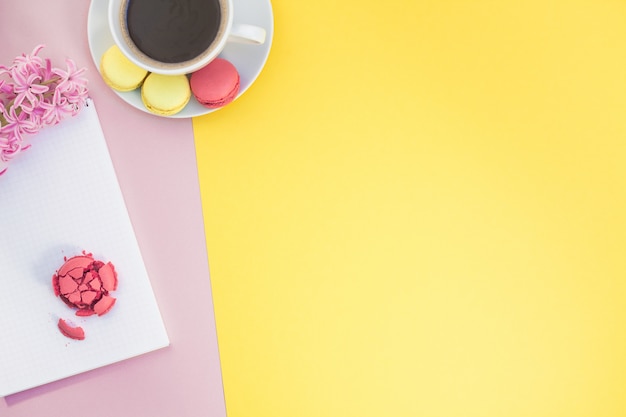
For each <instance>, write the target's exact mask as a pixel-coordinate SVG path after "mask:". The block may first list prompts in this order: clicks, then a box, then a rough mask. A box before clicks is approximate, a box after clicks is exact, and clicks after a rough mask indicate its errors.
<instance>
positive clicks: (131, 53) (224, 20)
mask: <svg viewBox="0 0 626 417" xmlns="http://www.w3.org/2000/svg"><path fill="white" fill-rule="evenodd" d="M129 1H133V0H109V10H108V20H109V28H110V30H111V35H112V36H113V40H114V41H115V43H116V45H117V46H118V47H119V48H120V50H121V51H122V53H123V54H124V55H125V56H126V57H127V58H128V59H129V60H130V61H132V62H133V63H135V64H136V65H138V66H139V67H141V68H144V69H146V70H148V71H150V72H155V73H158V74H165V75H177V74H189V73H192V72H194V71H197V70H198V69H200V68H202V67H204V66H205V65H207V64H208V63H209V62H211V61H212V60H214V59H215V58H217V56H218V55H219V54H220V52H222V50H223V49H224V47H225V46H226V44H227V43H228V42H238V43H249V44H257V45H261V44H263V43H264V42H265V35H266V33H265V29H263V28H261V27H258V26H253V25H247V24H234V23H233V10H234V9H233V0H218V1H219V7H220V20H219V28H218V29H217V35H216V36H215V37H214V38H213V39H212V40H211V41H210V45H209V46H208V47H207V48H206V49H204V50H202V52H201V53H199V54H198V55H196V56H195V57H192V58H190V59H186V60H184V61H180V62H163V61H161V60H158V59H155V58H153V57H151V56H149V55H147V54H146V53H144V52H143V51H142V50H141V49H139V47H138V46H137V45H136V44H135V42H134V41H133V39H132V38H131V36H130V33H129V30H128V27H127V25H126V22H127V20H126V11H127V8H128V4H129ZM176 1H177V0H171V2H172V4H173V5H174V6H176V5H177V4H176ZM163 33H166V32H163Z"/></svg>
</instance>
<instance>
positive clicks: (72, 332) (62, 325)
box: [57, 319, 85, 340]
mask: <svg viewBox="0 0 626 417" xmlns="http://www.w3.org/2000/svg"><path fill="white" fill-rule="evenodd" d="M57 326H58V327H59V330H60V331H61V333H62V334H63V336H65V337H69V338H70V339H74V340H84V339H85V331H84V330H83V328H82V327H80V326H71V325H70V324H69V323H68V322H66V321H65V320H63V319H59V322H58V324H57Z"/></svg>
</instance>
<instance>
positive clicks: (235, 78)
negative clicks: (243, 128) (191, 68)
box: [189, 58, 239, 109]
mask: <svg viewBox="0 0 626 417" xmlns="http://www.w3.org/2000/svg"><path fill="white" fill-rule="evenodd" d="M189 85H190V87H191V92H192V93H193V95H194V97H195V98H196V100H198V102H199V103H200V104H202V105H203V106H205V107H208V108H210V109H216V108H219V107H222V106H225V105H226V104H228V103H230V102H231V101H233V100H234V99H235V98H236V97H237V94H238V93H239V72H238V71H237V68H235V66H234V65H233V64H232V63H231V62H230V61H227V60H225V59H223V58H216V59H214V60H213V61H211V62H210V63H209V64H208V65H207V66H205V67H203V68H201V69H199V70H198V71H195V72H194V73H192V74H191V79H190V81H189Z"/></svg>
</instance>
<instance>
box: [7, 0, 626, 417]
mask: <svg viewBox="0 0 626 417" xmlns="http://www.w3.org/2000/svg"><path fill="white" fill-rule="evenodd" d="M235 2H236V5H235V7H236V8H237V11H236V12H235V13H236V14H238V16H239V18H241V21H242V22H245V23H252V24H261V23H259V22H263V24H266V25H267V27H268V30H270V34H271V35H272V36H271V43H268V44H266V45H265V46H264V48H265V49H263V48H259V47H258V46H251V45H237V48H236V50H233V51H232V54H231V52H230V51H229V50H224V55H225V58H226V59H229V60H231V61H232V62H233V63H234V64H235V65H236V66H237V63H236V62H235V61H236V60H238V59H242V60H245V61H246V62H248V64H249V65H248V64H244V67H246V68H249V69H251V72H250V74H251V75H248V76H246V75H245V71H243V72H242V74H241V75H242V77H241V86H242V90H245V94H242V95H240V96H239V97H238V98H237V99H236V100H235V101H233V102H232V103H230V104H228V105H227V106H225V107H223V108H221V109H219V110H218V111H212V112H210V114H209V113H208V112H206V110H202V112H196V113H191V114H187V115H185V114H182V116H183V117H179V118H173V117H159V116H156V115H151V114H148V113H146V112H145V111H144V110H143V109H142V108H140V106H138V105H135V104H133V103H131V102H130V101H129V99H127V98H125V97H124V96H122V95H120V94H118V93H116V92H114V91H113V90H112V89H111V88H109V87H108V86H107V85H106V84H105V83H104V81H103V80H102V79H101V78H100V75H99V72H98V68H97V64H96V63H97V57H96V55H98V54H97V53H94V51H95V50H96V48H104V47H105V45H104V43H100V41H101V39H105V37H106V35H103V37H100V35H96V33H103V32H102V29H103V27H104V28H106V26H102V25H105V24H106V23H102V21H101V20H98V18H97V17H98V16H100V15H99V14H97V13H94V12H93V10H94V8H97V7H102V6H103V5H104V3H106V2H104V1H102V2H100V0H93V2H92V4H91V5H90V4H89V2H75V1H69V0H62V1H61V0H59V1H56V2H44V1H42V0H32V1H29V2H13V3H11V4H10V5H8V4H7V5H6V7H4V9H3V13H2V14H0V28H1V29H0V30H2V31H3V33H4V34H5V37H4V47H3V49H2V50H1V51H0V58H1V59H0V62H3V63H6V62H9V61H10V60H11V59H13V57H15V56H16V55H18V54H20V53H23V52H27V51H30V50H32V48H33V47H34V46H35V45H37V44H40V43H46V44H47V47H46V55H49V56H51V57H52V58H53V59H55V60H59V61H61V62H62V61H63V59H64V58H65V57H66V56H68V57H71V58H72V59H74V60H75V61H76V62H77V64H78V65H79V66H85V67H87V68H88V74H89V80H90V96H91V97H92V99H93V100H94V102H95V103H96V105H97V107H98V113H99V116H100V120H101V123H102V130H103V133H104V136H105V138H106V142H107V147H108V150H109V152H110V155H111V160H112V163H113V167H114V169H115V172H116V175H117V178H118V180H119V185H120V189H121V192H122V195H123V198H124V202H125V204H126V206H127V208H128V214H129V217H130V220H131V222H132V226H133V230H134V232H135V235H136V238H137V242H138V246H139V249H140V251H141V254H142V256H143V259H144V262H145V267H146V270H147V273H148V276H149V277H150V283H151V284H152V287H153V291H154V296H155V299H156V301H157V303H158V306H159V309H160V311H161V314H162V318H163V323H164V325H165V328H166V329H167V334H168V336H169V340H170V346H169V347H167V348H163V349H159V350H157V351H154V352H151V353H147V354H145V355H141V356H139V357H136V358H133V359H129V360H126V361H122V362H118V363H115V364H112V365H109V366H105V367H102V368H99V369H97V370H94V371H89V372H86V373H82V374H80V375H77V376H73V377H70V378H66V379H63V380H61V381H57V382H53V383H51V384H47V385H44V386H41V387H38V388H35V389H31V390H27V391H23V392H20V393H18V394H15V395H10V396H8V397H5V398H4V399H1V400H0V416H3V417H4V416H8V417H16V416H20V417H26V416H28V417H33V416H39V415H42V412H41V410H45V415H46V417H56V416H65V415H67V404H72V405H73V406H74V407H76V409H89V410H92V413H91V415H94V416H96V417H100V416H102V417H104V416H121V417H124V416H189V417H197V416H205V415H206V416H225V415H228V417H250V416H255V417H294V416H297V417H351V416H354V417H374V416H375V417H380V416H394V417H395V416H398V417H405V416H406V417H408V416H411V417H414V416H415V417H422V416H424V417H457V416H458V417H461V416H462V417H479V416H481V417H482V416H509V417H516V416H519V417H522V416H524V417H525V416H536V417H544V416H545V417H555V416H568V417H576V416H581V417H582V416H585V417H586V416H597V417H616V416H623V415H626V401H625V400H624V395H623V394H624V390H625V389H626V359H625V358H624V355H623V352H624V351H625V350H626V337H624V332H623V329H624V326H625V324H626V310H625V309H624V305H625V304H626V281H625V280H624V276H625V275H626V258H625V257H624V248H625V247H626V218H625V217H624V213H625V212H626V163H625V161H626V139H625V138H626V118H625V117H624V115H625V114H626V25H625V24H624V23H625V22H626V3H624V2H622V1H618V0H594V1H591V0H547V1H546V0H541V1H540V0H529V1H526V2H523V3H521V2H514V1H498V2H496V1H492V0H473V1H469V0H443V1H442V0H416V1H412V0H395V1H392V2H386V3H384V4H383V3H380V2H363V1H354V0H348V1H344V2H331V1H329V0H321V1H319V2H314V3H312V2H293V1H287V0H274V1H272V2H271V4H270V3H269V2H266V1H265V0H263V1H261V0H242V1H240V2H237V0H235ZM242 6H245V7H242ZM94 21H96V22H99V23H97V24H99V25H101V26H100V27H99V29H98V30H100V32H97V31H96V29H95V28H97V27H98V26H97V25H96V24H92V23H94ZM94 45H98V46H94ZM255 48H256V49H255ZM227 52H228V53H227ZM190 117H193V118H190ZM22 156H24V157H26V156H27V155H26V154H25V155H22ZM10 169H11V168H10ZM2 180H3V178H1V177H0V181H2ZM1 198H2V196H1V195H0V199H1ZM0 239H6V237H2V238H0ZM111 261H113V262H114V263H115V264H116V267H117V262H118V260H117V259H111ZM0 268H2V265H0ZM209 272H210V273H209ZM181 282H182V283H184V284H185V285H181ZM122 295H123V292H122V281H121V277H120V287H119V290H118V291H117V292H116V296H120V297H121V296H122ZM54 301H55V302H59V303H60V302H61V301H59V300H54ZM117 307H119V306H115V307H113V309H112V310H111V313H108V314H113V313H114V312H115V309H116V308H117ZM112 317H113V316H112ZM97 318H103V319H104V318H107V317H106V316H103V317H97ZM54 324H55V322H50V325H51V326H52V328H53V330H55V331H56V332H57V333H58V331H57V330H56V329H54ZM85 329H86V330H89V329H87V327H85ZM88 338H89V332H88V331H87V335H86V339H85V341H88V340H89V339H88ZM68 340H69V339H68ZM80 342H83V341H80ZM80 342H79V341H71V342H70V343H72V344H74V343H80ZM104 389H106V392H107V398H108V399H109V401H107V402H106V403H99V404H101V407H99V408H97V409H93V408H92V407H91V405H92V404H93V402H94V401H97V400H100V399H101V393H102V391H103V390H104ZM147 398H149V399H150V401H146V399H147Z"/></svg>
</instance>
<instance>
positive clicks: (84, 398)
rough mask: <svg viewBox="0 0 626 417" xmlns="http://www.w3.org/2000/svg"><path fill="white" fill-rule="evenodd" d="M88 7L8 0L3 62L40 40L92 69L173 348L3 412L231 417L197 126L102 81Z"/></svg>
mask: <svg viewBox="0 0 626 417" xmlns="http://www.w3.org/2000/svg"><path fill="white" fill-rule="evenodd" d="M94 1H107V0H94ZM88 10H89V1H87V0H54V1H49V0H28V1H23V2H18V1H14V2H10V3H7V2H4V4H3V6H2V10H0V32H1V35H2V39H3V41H2V48H0V63H2V64H6V65H8V64H10V63H11V61H12V60H13V58H14V57H15V56H16V55H19V54H22V53H30V52H31V51H32V49H33V48H34V47H35V46H36V45H37V44H41V43H43V44H45V45H46V48H44V49H43V51H42V52H41V53H40V56H42V57H48V58H51V59H52V60H53V64H54V65H56V66H61V65H64V61H65V58H66V57H69V58H72V59H73V60H74V61H75V62H76V63H77V65H78V66H79V67H86V68H87V71H88V72H87V77H88V79H89V88H90V95H91V97H92V98H93V99H94V101H95V103H96V107H97V109H98V113H99V116H100V121H101V123H102V126H103V130H104V135H105V137H106V139H107V144H108V146H109V151H110V153H111V157H112V159H113V164H114V166H115V169H116V172H117V175H118V178H119V182H120V185H121V188H122V192H123V194H124V198H125V200H126V204H127V207H128V210H129V213H130V217H131V220H132V222H133V226H134V228H135V232H136V234H137V238H138V241H139V246H140V248H141V252H142V255H143V257H144V260H145V263H146V267H147V269H148V273H149V275H150V278H151V282H152V285H153V288H154V292H155V295H156V298H157V301H158V303H159V306H160V308H161V313H162V315H163V320H164V322H165V326H166V328H167V331H168V335H169V337H170V341H171V346H170V347H168V348H166V349H162V350H159V351H156V352H152V353H149V354H146V355H143V356H140V357H137V358H133V359H129V360H126V361H124V362H120V363H117V364H114V365H111V366H107V367H104V368H101V369H98V370H95V371H91V372H88V373H85V374H82V375H78V376H75V377H71V378H67V379H65V380H62V381H57V382H54V383H51V384H48V385H45V386H42V387H38V388H34V389H31V390H29V391H25V392H22V393H19V394H15V395H12V396H8V397H6V398H4V399H0V416H10V417H16V416H28V417H34V416H39V415H45V416H46V417H56V416H59V417H60V416H64V417H65V416H67V415H68V414H73V415H78V414H81V415H82V414H84V415H87V414H88V415H90V416H92V417H99V416H107V417H110V416H120V417H123V416H131V415H132V416H151V415H156V416H177V417H184V416H193V417H197V416H209V415H210V416H225V415H226V411H225V405H224V396H223V388H222V380H221V372H220V365H219V354H218V350H217V340H216V332H215V320H214V313H213V303H212V296H211V285H210V279H209V269H208V261H207V254H206V245H205V236H204V227H203V219H202V210H201V203H200V194H199V187H198V176H197V169H196V157H195V148H194V142H193V131H192V124H191V120H189V119H164V118H159V117H156V116H152V115H149V114H147V113H144V112H142V111H139V110H137V109H134V108H132V107H131V106H129V105H127V104H126V103H124V102H123V101H122V100H121V99H120V98H118V96H117V95H116V94H114V93H113V92H112V91H111V90H110V89H109V88H108V87H107V86H106V85H105V84H104V82H103V81H102V79H101V78H100V76H99V74H98V71H97V68H96V66H95V65H94V63H93V61H92V59H91V55H90V51H89V46H88V42H87V15H88ZM34 146H36V142H35V143H34ZM0 198H2V196H0ZM1 371H2V370H0V372H1Z"/></svg>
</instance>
